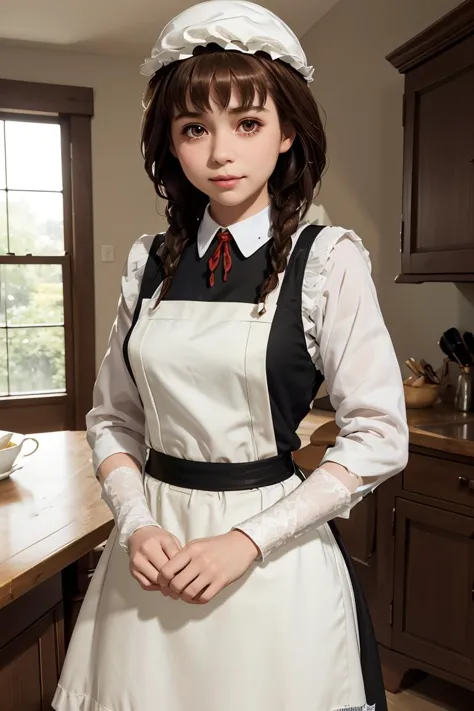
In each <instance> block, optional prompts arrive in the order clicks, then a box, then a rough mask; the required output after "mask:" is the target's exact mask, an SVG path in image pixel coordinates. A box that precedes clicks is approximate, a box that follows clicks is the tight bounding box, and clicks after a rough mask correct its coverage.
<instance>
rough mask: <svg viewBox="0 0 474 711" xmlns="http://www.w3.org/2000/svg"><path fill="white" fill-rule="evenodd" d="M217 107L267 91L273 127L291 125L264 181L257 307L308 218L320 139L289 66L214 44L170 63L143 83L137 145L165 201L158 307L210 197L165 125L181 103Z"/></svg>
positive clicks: (308, 100) (317, 122) (258, 98)
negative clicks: (265, 253) (264, 251)
mask: <svg viewBox="0 0 474 711" xmlns="http://www.w3.org/2000/svg"><path fill="white" fill-rule="evenodd" d="M211 89H212V92H213V98H215V99H216V101H217V102H218V104H219V105H220V107H221V108H222V109H226V108H227V107H228V105H229V103H230V99H231V96H232V90H233V89H235V90H236V91H237V92H238V94H239V98H240V103H241V105H242V108H243V109H248V108H249V107H250V106H252V105H253V104H258V103H259V104H260V106H263V105H264V104H265V101H266V99H267V94H270V96H271V97H272V99H273V101H274V102H275V105H276V108H277V112H278V116H279V119H280V124H290V125H291V126H292V127H293V128H294V130H295V134H296V135H295V140H294V141H293V145H292V147H291V148H290V150H289V151H287V152H286V153H282V154H280V156H279V158H278V162H277V165H276V167H275V170H274V172H273V174H272V175H271V177H270V180H269V183H268V189H269V194H270V199H271V213H270V214H271V225H272V238H273V239H272V244H271V247H270V261H271V265H269V266H270V268H269V275H268V277H267V278H266V279H265V280H264V282H263V283H262V285H261V287H260V296H259V303H262V304H263V310H262V311H261V312H260V313H264V312H265V302H266V298H267V296H268V294H269V293H270V292H271V291H273V290H274V289H275V288H276V287H277V285H278V274H280V273H281V272H283V271H284V270H285V269H286V266H287V262H288V255H289V253H290V249H291V237H292V235H293V234H294V233H295V231H296V229H297V227H298V224H299V222H300V220H301V219H302V218H303V217H304V215H305V214H306V213H307V211H308V209H309V207H310V204H311V202H312V200H313V196H314V191H315V189H316V188H317V187H318V185H319V183H320V181H321V176H322V174H323V171H324V168H325V166H326V137H325V134H324V128H323V125H322V122H321V118H320V115H319V110H318V107H317V105H316V102H315V100H314V98H313V95H312V94H311V91H310V90H309V88H308V85H307V83H306V81H305V80H304V79H303V77H302V76H301V75H300V74H299V73H298V72H297V71H295V70H294V69H293V68H292V67H290V66H289V65H288V64H285V63H284V62H282V61H280V60H274V61H273V60H271V59H270V58H269V57H268V56H267V55H266V54H264V53H261V52H258V53H257V54H256V55H253V54H245V53H243V52H237V51H228V50H227V51H226V50H223V49H221V48H220V47H217V46H216V45H208V46H207V47H206V48H199V49H198V50H197V51H196V52H195V56H193V57H191V58H190V59H186V60H184V61H181V62H172V63H171V64H169V65H167V66H166V67H162V68H161V69H159V70H158V71H157V72H156V73H155V74H154V75H153V76H152V77H151V79H150V81H149V84H148V87H147V91H146V93H145V96H144V102H143V104H144V109H145V113H144V116H143V122H142V136H141V145H142V153H143V157H144V160H145V170H146V171H147V173H148V176H149V177H150V179H151V180H152V182H153V184H154V186H155V191H156V193H157V195H158V196H159V197H161V198H163V199H165V200H166V201H167V206H166V217H167V220H168V225H169V229H168V230H167V232H166V235H165V241H164V245H163V248H162V253H161V257H162V260H163V269H164V273H165V279H164V281H163V287H162V289H161V293H160V297H159V299H158V302H157V303H159V301H160V300H161V299H163V297H164V296H165V295H166V293H167V292H168V290H169V288H170V286H171V280H172V278H173V275H174V273H175V272H176V269H177V267H178V264H179V260H180V257H181V254H182V253H183V250H184V248H185V247H186V245H187V244H188V242H189V241H190V240H193V239H196V235H197V230H198V226H199V223H200V221H201V220H202V217H203V215H204V210H205V208H206V205H207V203H208V202H209V199H208V197H207V195H205V194H204V193H202V192H201V191H200V190H198V189H197V188H195V187H194V185H192V183H191V182H190V181H189V180H188V178H187V177H186V176H185V174H184V172H183V170H182V169H181V166H180V163H179V161H178V160H177V158H175V156H173V154H172V152H171V147H170V146H171V140H170V134H171V122H172V119H173V116H174V113H175V111H179V112H186V110H187V108H189V105H188V106H187V101H189V100H190V102H191V104H192V105H193V106H194V107H195V110H196V111H200V112H204V111H209V110H210V109H211V105H210V94H211Z"/></svg>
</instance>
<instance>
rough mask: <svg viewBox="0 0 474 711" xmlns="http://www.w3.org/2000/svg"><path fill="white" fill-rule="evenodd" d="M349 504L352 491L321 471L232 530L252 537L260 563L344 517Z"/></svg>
mask: <svg viewBox="0 0 474 711" xmlns="http://www.w3.org/2000/svg"><path fill="white" fill-rule="evenodd" d="M350 503H351V492H350V491H349V489H347V487H345V486H344V484H342V483H341V482H340V481H339V479H337V478H336V477H335V476H333V475H332V474H329V473H328V472H327V471H325V470H324V469H321V468H320V469H316V471H314V472H313V473H312V474H311V475H310V476H309V477H308V478H307V479H306V480H305V481H304V482H303V483H302V484H300V485H299V486H298V487H297V488H296V489H295V490H294V491H292V492H291V493H290V494H288V496H285V497H284V498H283V499H280V501H277V502H276V503H275V504H273V506H270V508H268V509H266V510H265V511H262V512H261V513H259V514H257V515H256V516H253V517H252V518H249V519H247V521H244V522H243V523H241V524H239V525H238V526H233V529H234V530H240V531H242V532H243V533H245V534H246V535H247V536H249V537H250V538H251V539H252V540H253V542H254V543H255V545H256V546H258V548H259V549H260V552H261V558H260V559H261V560H265V558H266V557H267V556H268V555H269V553H271V552H272V551H274V550H277V549H278V548H280V547H281V546H282V545H284V543H286V542H287V541H288V540H289V539H291V538H297V537H299V536H302V535H303V534H304V533H306V532H307V531H309V530H310V529H311V528H315V527H318V526H321V525H322V524H324V523H327V522H328V521H330V520H331V519H333V518H336V517H337V516H340V515H341V514H342V513H345V512H346V510H347V509H348V507H349V506H350Z"/></svg>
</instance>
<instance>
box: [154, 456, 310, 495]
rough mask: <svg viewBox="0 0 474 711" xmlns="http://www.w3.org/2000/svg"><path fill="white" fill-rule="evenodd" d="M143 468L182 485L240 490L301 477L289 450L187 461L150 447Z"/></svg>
mask: <svg viewBox="0 0 474 711" xmlns="http://www.w3.org/2000/svg"><path fill="white" fill-rule="evenodd" d="M145 471H146V473H147V474H149V475H150V476H151V477H153V479H158V480H159V481H163V482H164V483H165V484H172V485H173V486H180V487H183V488H185V489H199V490H202V491H241V490H244V489H256V488H258V487H261V486H271V485H272V484H279V483H280V482H282V481H285V479H289V478H290V477H291V476H293V474H296V475H297V476H299V477H300V479H304V477H303V475H302V474H301V472H300V471H299V470H298V468H297V467H296V466H295V463H294V462H293V459H292V456H291V454H281V455H278V456H277V457H271V458H270V459H261V460H260V461H258V462H242V463H240V462H239V463H237V464H234V463H228V462H191V461H189V460H187V459H180V458H179V457H170V456H169V455H168V454H162V452H157V451H156V450H154V449H152V450H151V451H150V456H149V457H148V461H147V463H146V466H145Z"/></svg>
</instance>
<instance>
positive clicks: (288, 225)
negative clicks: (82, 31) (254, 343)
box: [258, 198, 300, 316]
mask: <svg viewBox="0 0 474 711" xmlns="http://www.w3.org/2000/svg"><path fill="white" fill-rule="evenodd" d="M295 203H296V201H295V200H294V199H293V200H292V199H291V198H290V199H289V200H285V199H278V198H273V200H272V205H271V223H272V234H273V239H272V245H271V247H270V262H271V269H272V271H271V273H270V274H269V275H268V277H267V278H266V279H265V281H264V282H263V284H262V285H261V287H260V295H259V299H258V303H259V304H263V308H262V309H261V310H260V311H259V315H260V316H263V314H264V313H265V312H266V308H265V304H266V301H267V296H268V294H270V292H272V291H273V290H274V289H276V288H277V286H278V275H279V274H281V273H282V272H283V271H285V269H286V267H287V264H288V255H289V253H290V250H291V238H292V236H293V234H294V233H295V232H296V229H297V227H298V223H299V212H300V209H299V206H297V205H296V204H295Z"/></svg>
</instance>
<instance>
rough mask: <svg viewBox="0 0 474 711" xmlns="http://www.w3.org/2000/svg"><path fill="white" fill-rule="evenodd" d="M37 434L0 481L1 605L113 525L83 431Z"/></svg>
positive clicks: (62, 565)
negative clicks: (33, 445)
mask: <svg viewBox="0 0 474 711" xmlns="http://www.w3.org/2000/svg"><path fill="white" fill-rule="evenodd" d="M35 436H36V438H37V439H38V441H39V443H40V446H39V449H38V451H37V452H36V453H35V454H34V455H33V456H31V457H28V458H25V459H24V460H23V467H22V469H19V470H18V471H16V472H15V473H14V474H13V475H12V476H11V477H10V478H9V479H5V480H3V481H0V608H1V607H4V606H5V605H8V603H10V602H12V600H15V599H16V598H18V597H19V596H20V595H23V593H25V592H27V591H28V590H31V589H32V588H34V587H36V586H37V585H39V583H41V582H42V581H43V580H46V579H47V578H49V577H51V576H52V575H55V574H56V573H58V572H60V571H61V570H63V568H65V567H66V566H68V565H70V564H71V563H73V562H74V561H75V560H77V559H78V558H80V557H81V556H82V555H85V554H86V553H87V552H88V551H91V550H92V549H93V548H94V547H95V546H97V545H99V544H100V543H102V542H103V541H104V540H106V538H107V537H108V535H109V533H110V531H111V529H112V516H111V514H110V511H109V509H108V508H107V506H106V505H105V504H104V503H103V501H101V499H100V489H99V486H98V484H97V482H96V480H95V476H94V473H93V470H92V465H91V452H90V449H89V446H88V445H87V442H86V441H85V435H84V432H52V433H48V434H40V435H35Z"/></svg>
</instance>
